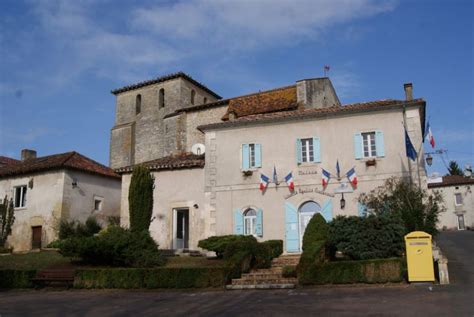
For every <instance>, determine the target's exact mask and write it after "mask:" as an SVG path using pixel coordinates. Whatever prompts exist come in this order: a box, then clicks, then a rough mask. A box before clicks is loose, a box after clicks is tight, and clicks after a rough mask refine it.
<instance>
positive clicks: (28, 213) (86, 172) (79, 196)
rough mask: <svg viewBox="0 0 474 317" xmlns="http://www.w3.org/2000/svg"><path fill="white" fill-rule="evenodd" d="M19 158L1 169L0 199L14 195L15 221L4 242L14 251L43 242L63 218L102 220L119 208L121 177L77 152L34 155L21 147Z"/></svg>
mask: <svg viewBox="0 0 474 317" xmlns="http://www.w3.org/2000/svg"><path fill="white" fill-rule="evenodd" d="M21 158H22V159H21V161H17V162H16V163H15V164H11V165H6V166H3V167H0V199H3V198H4V197H5V195H7V196H8V198H13V203H14V208H15V222H14V224H13V227H12V234H11V235H10V236H9V238H8V240H7V245H8V246H9V247H12V248H13V250H14V251H26V250H31V249H37V248H41V247H45V246H47V245H48V244H49V243H50V242H52V241H54V240H56V239H57V237H58V228H59V222H60V221H61V220H68V221H69V220H78V221H81V222H84V221H85V220H86V219H87V218H88V217H89V216H94V217H96V218H97V220H98V221H99V222H102V223H105V222H106V221H107V219H108V217H109V216H115V217H118V216H119V214H120V212H119V210H120V187H121V185H120V184H121V180H120V176H119V175H118V174H116V173H115V172H114V171H113V170H112V169H110V168H109V167H106V166H104V165H102V164H100V163H98V162H95V161H93V160H91V159H90V158H87V157H85V156H83V155H81V154H79V153H77V152H67V153H62V154H56V155H49V156H43V157H36V151H33V150H22V152H21Z"/></svg>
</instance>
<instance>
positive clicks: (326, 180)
mask: <svg viewBox="0 0 474 317" xmlns="http://www.w3.org/2000/svg"><path fill="white" fill-rule="evenodd" d="M322 170H323V176H322V182H323V187H326V186H327V184H328V183H329V179H331V174H329V172H328V171H326V170H325V169H324V168H323V169H322Z"/></svg>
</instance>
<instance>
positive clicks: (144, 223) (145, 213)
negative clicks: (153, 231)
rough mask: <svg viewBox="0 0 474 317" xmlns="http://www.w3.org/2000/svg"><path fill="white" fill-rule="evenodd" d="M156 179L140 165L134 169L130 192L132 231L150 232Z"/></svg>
mask: <svg viewBox="0 0 474 317" xmlns="http://www.w3.org/2000/svg"><path fill="white" fill-rule="evenodd" d="M153 187H154V179H153V176H152V175H151V174H150V171H149V170H148V169H147V168H146V167H144V166H142V165H138V166H136V167H135V168H134V169H133V173H132V179H131V181H130V190H129V192H128V205H129V210H130V230H131V231H134V232H137V231H143V230H148V228H149V227H150V222H151V215H152V212H153Z"/></svg>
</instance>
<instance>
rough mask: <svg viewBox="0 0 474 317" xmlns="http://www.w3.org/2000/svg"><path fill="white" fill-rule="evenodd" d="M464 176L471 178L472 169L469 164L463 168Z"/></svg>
mask: <svg viewBox="0 0 474 317" xmlns="http://www.w3.org/2000/svg"><path fill="white" fill-rule="evenodd" d="M464 176H466V177H471V176H472V167H471V165H469V164H466V165H465V166H464Z"/></svg>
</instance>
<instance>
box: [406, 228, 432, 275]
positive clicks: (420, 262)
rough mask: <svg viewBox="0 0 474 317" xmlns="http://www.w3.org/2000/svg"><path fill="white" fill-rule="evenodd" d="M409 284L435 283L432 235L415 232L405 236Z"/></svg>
mask: <svg viewBox="0 0 474 317" xmlns="http://www.w3.org/2000/svg"><path fill="white" fill-rule="evenodd" d="M405 247H406V254H407V264H408V281H409V282H434V280H435V276H434V265H433V253H432V250H431V235H430V234H428V233H426V232H423V231H413V232H410V233H409V234H407V235H406V236H405Z"/></svg>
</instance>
